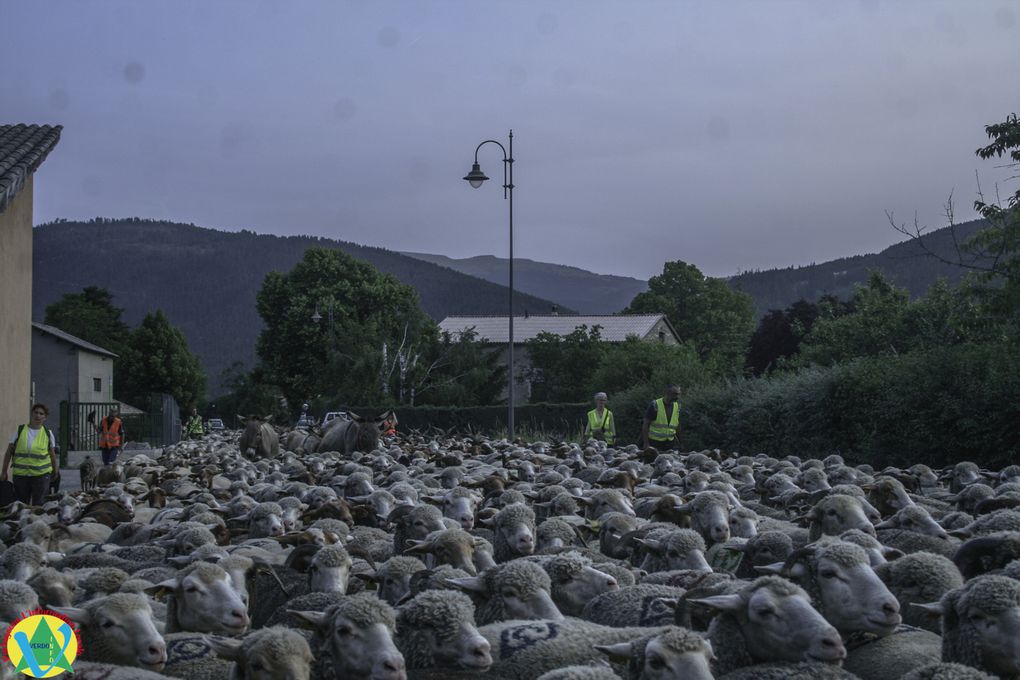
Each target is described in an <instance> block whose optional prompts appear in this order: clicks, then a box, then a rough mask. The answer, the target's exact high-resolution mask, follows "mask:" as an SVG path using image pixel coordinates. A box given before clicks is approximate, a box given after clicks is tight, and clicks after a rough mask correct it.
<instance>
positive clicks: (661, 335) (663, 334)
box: [659, 331, 666, 342]
mask: <svg viewBox="0 0 1020 680" xmlns="http://www.w3.org/2000/svg"><path fill="white" fill-rule="evenodd" d="M659 342H666V331H659Z"/></svg>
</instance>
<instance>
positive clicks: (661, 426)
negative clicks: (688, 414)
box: [648, 397, 680, 442]
mask: <svg viewBox="0 0 1020 680" xmlns="http://www.w3.org/2000/svg"><path fill="white" fill-rule="evenodd" d="M655 408H656V413H655V422H654V423H652V424H651V425H649V426H648V438H649V439H654V440H655V441H657V442H668V441H670V440H672V439H673V438H674V437H676V433H677V432H678V431H679V430H680V402H679V401H675V402H673V409H672V411H673V412H672V413H671V414H670V415H669V416H668V417H667V416H666V404H665V401H664V400H663V398H662V397H659V398H658V399H656V400H655Z"/></svg>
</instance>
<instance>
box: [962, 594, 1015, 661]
mask: <svg viewBox="0 0 1020 680" xmlns="http://www.w3.org/2000/svg"><path fill="white" fill-rule="evenodd" d="M968 621H969V622H970V625H971V626H973V627H974V630H975V631H976V632H977V634H978V637H979V638H980V644H981V658H982V662H983V663H984V666H985V669H986V670H988V671H991V672H992V673H995V674H996V675H998V676H1001V677H1004V678H1006V677H1014V676H1015V675H1017V674H1018V673H1020V607H1012V608H1011V609H1006V610H1005V611H1002V612H999V613H997V614H989V613H987V612H981V611H976V612H973V613H971V614H970V616H969V617H968Z"/></svg>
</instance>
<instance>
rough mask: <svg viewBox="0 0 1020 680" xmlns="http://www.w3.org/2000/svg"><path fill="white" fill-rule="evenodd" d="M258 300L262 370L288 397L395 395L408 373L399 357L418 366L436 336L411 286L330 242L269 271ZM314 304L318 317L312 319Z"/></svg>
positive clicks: (357, 399)
mask: <svg viewBox="0 0 1020 680" xmlns="http://www.w3.org/2000/svg"><path fill="white" fill-rule="evenodd" d="M256 308H257V310H258V313H259V315H260V316H261V317H262V320H263V323H264V325H265V328H264V330H263V331H262V333H261V334H260V335H259V339H258V344H257V352H258V356H259V358H260V359H261V361H262V367H263V369H264V371H265V378H266V380H267V381H268V382H269V383H271V384H274V385H278V386H279V387H280V389H281V390H282V392H283V394H284V396H285V397H286V398H287V400H288V402H289V403H291V404H297V403H301V402H302V401H307V400H309V399H315V398H317V397H320V396H324V395H334V396H335V398H336V399H337V400H339V401H340V403H347V404H350V403H363V404H367V403H373V404H382V403H383V402H389V403H399V402H400V401H401V399H402V398H406V396H407V394H409V391H408V387H409V385H408V384H407V383H406V382H405V381H406V380H413V375H414V374H413V372H412V373H411V374H408V372H407V371H403V372H402V371H401V370H400V364H401V362H403V363H404V364H405V365H406V366H413V367H415V370H417V364H418V358H419V357H420V355H421V353H422V352H423V351H424V350H425V348H427V347H428V346H429V345H430V343H434V342H435V340H436V337H437V336H436V329H435V324H434V322H432V320H431V319H429V318H428V317H427V316H426V315H425V314H424V313H423V312H422V311H421V309H420V308H419V306H418V295H417V294H416V293H415V291H414V289H413V288H411V287H410V286H407V285H404V284H402V283H400V282H399V281H397V279H396V278H394V277H393V276H390V275H388V274H383V273H381V272H379V270H377V269H376V268H375V267H373V266H372V265H370V264H368V263H366V262H361V261H359V260H355V259H354V258H352V257H350V256H349V255H347V254H345V253H344V252H343V251H340V250H336V249H329V248H309V249H308V250H306V251H305V254H304V258H303V259H302V260H301V262H299V263H298V264H297V265H295V266H294V268H293V269H292V270H291V271H290V272H288V273H286V274H283V273H280V272H270V273H269V274H267V275H266V277H265V280H264V281H263V284H262V288H261V289H260V290H259V292H258V295H257V296H256ZM316 310H317V311H318V312H319V314H320V315H321V316H322V319H321V321H320V322H319V323H313V322H312V321H311V320H310V317H311V316H312V313H313V311H316ZM401 357H402V358H401Z"/></svg>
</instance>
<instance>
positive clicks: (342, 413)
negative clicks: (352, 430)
mask: <svg viewBox="0 0 1020 680" xmlns="http://www.w3.org/2000/svg"><path fill="white" fill-rule="evenodd" d="M336 418H343V419H344V420H350V418H348V417H347V411H330V412H329V413H327V414H326V415H324V416H323V417H322V426H323V427H326V425H327V424H328V423H329V421H331V420H335V419H336Z"/></svg>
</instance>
